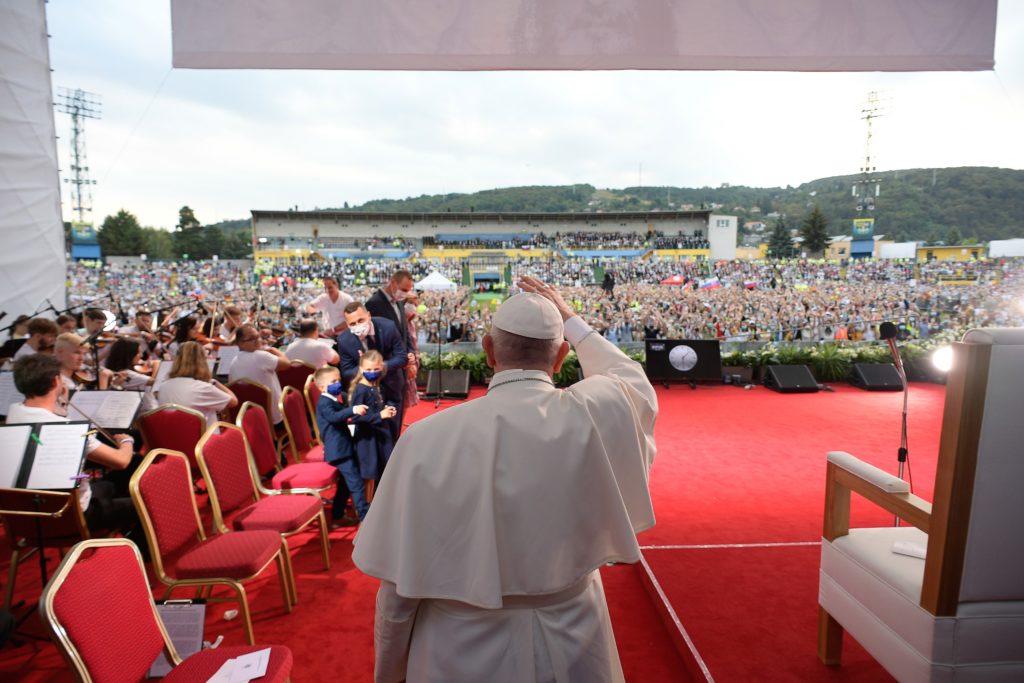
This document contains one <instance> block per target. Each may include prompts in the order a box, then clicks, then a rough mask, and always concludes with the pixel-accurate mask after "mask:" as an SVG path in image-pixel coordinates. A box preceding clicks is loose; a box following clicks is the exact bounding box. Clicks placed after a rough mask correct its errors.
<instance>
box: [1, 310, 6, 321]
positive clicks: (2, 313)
mask: <svg viewBox="0 0 1024 683" xmlns="http://www.w3.org/2000/svg"><path fill="white" fill-rule="evenodd" d="M6 317H7V311H0V320H3V319H4V318H6Z"/></svg>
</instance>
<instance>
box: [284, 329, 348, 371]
mask: <svg viewBox="0 0 1024 683" xmlns="http://www.w3.org/2000/svg"><path fill="white" fill-rule="evenodd" d="M319 336H320V326H319V325H317V322H316V321H315V320H310V319H308V318H307V319H306V320H303V321H302V322H301V323H299V338H298V339H296V340H295V341H293V342H292V343H291V344H289V345H288V348H286V349H285V351H284V355H286V356H288V358H289V360H301V361H303V362H305V363H309V364H310V365H312V366H313V367H314V368H317V369H320V368H322V367H323V366H325V365H337V364H338V360H339V358H338V352H337V351H335V350H334V347H333V346H332V345H331V344H330V342H328V341H326V340H324V339H320V338H319Z"/></svg>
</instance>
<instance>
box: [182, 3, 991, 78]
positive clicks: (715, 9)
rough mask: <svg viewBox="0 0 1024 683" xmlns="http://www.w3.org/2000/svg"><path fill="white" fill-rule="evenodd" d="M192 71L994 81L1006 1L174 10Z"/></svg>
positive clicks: (209, 6) (188, 6)
mask: <svg viewBox="0 0 1024 683" xmlns="http://www.w3.org/2000/svg"><path fill="white" fill-rule="evenodd" d="M171 19H172V31H173V38H174V40H173V49H174V66H176V67H178V68H187V69H411V70H437V69H445V70H479V69H485V70H486V69H701V70H707V69H725V70H746V71H757V70H771V71H945V70H979V69H991V68H992V66H993V49H994V45H995V26H996V0H971V1H970V2H964V1H963V0H927V1H926V2H925V1H923V0H759V2H750V0H616V1H615V2H581V1H580V0H343V1H341V2H339V0H260V2H253V0H219V2H209V0H172V2H171Z"/></svg>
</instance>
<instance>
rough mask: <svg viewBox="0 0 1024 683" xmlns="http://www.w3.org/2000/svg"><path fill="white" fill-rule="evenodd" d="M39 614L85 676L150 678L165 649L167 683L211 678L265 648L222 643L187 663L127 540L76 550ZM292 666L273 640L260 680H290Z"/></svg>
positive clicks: (101, 542)
mask: <svg viewBox="0 0 1024 683" xmlns="http://www.w3.org/2000/svg"><path fill="white" fill-rule="evenodd" d="M40 611H41V613H42V616H43V620H44V621H45V622H46V624H47V626H48V627H49V628H50V630H51V631H52V633H53V640H54V642H55V643H56V644H57V648H58V649H59V650H60V651H61V654H62V655H64V659H65V660H66V661H67V663H68V666H69V667H70V668H71V670H72V671H74V672H75V674H76V676H77V678H78V680H80V681H143V680H146V677H147V671H148V670H149V667H150V666H151V665H152V664H153V662H154V660H155V659H156V657H157V655H158V654H160V652H164V653H165V654H166V655H167V658H168V660H169V661H170V662H171V664H172V665H173V666H174V668H173V669H171V671H170V673H169V674H167V676H165V677H164V679H163V680H164V681H167V682H168V683H179V682H180V681H190V682H191V681H196V682H201V681H207V680H209V679H210V678H211V677H212V676H213V674H214V673H216V672H217V670H218V669H220V667H221V665H223V664H224V662H226V661H227V660H229V659H232V658H234V657H238V656H240V655H244V654H247V653H250V652H256V651H257V650H261V649H263V647H254V646H249V647H246V646H223V647H219V648H217V649H216V650H200V651H199V652H197V653H195V654H194V655H192V656H191V657H188V658H187V659H185V660H184V661H182V659H181V657H179V656H178V653H177V651H176V650H175V648H174V644H173V643H172V642H171V639H170V638H169V637H168V635H167V629H166V628H165V627H164V623H163V621H162V620H161V619H160V615H159V613H158V612H157V610H156V605H155V604H154V603H153V596H152V595H150V592H149V584H148V583H147V582H146V570H145V568H144V567H143V565H142V557H141V556H140V555H139V550H138V548H137V547H136V546H135V544H134V543H132V542H131V541H128V540H125V539H123V538H107V539H97V540H91V541H82V542H81V543H79V544H78V545H76V546H75V547H74V548H72V549H71V552H69V553H68V555H67V557H65V558H64V561H63V562H61V564H60V567H58V568H57V573H56V574H55V575H54V577H53V578H52V579H51V580H50V582H49V583H48V584H47V585H46V588H45V589H44V591H43V597H42V600H41V602H40ZM291 671H292V653H291V650H289V649H288V648H287V647H283V646H280V645H273V646H270V661H269V663H268V664H267V673H266V675H265V676H264V677H263V678H260V679H259V680H260V681H261V682H262V681H267V682H268V683H277V682H279V681H286V680H288V676H289V675H290V674H291Z"/></svg>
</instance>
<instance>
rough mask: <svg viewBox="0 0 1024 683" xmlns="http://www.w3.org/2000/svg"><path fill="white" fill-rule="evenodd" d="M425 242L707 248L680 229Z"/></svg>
mask: <svg viewBox="0 0 1024 683" xmlns="http://www.w3.org/2000/svg"><path fill="white" fill-rule="evenodd" d="M423 243H424V245H427V246H434V245H437V246H442V247H458V248H462V249H496V248H502V249H522V248H524V247H525V248H532V249H557V250H574V249H588V250H592V249H598V250H601V249H611V250H614V249H644V250H647V249H707V248H708V241H707V239H706V238H705V237H704V235H702V234H683V232H682V231H681V230H680V231H678V232H677V233H676V234H675V235H666V234H665V233H664V232H662V231H660V230H652V231H650V232H648V233H647V234H640V233H636V232H625V231H623V232H604V231H596V230H578V231H573V232H556V233H554V234H553V235H545V234H544V233H543V232H538V233H523V234H521V235H511V236H510V235H502V236H496V237H494V238H488V237H486V236H484V235H479V236H475V237H471V238H466V239H448V238H446V239H444V240H440V241H439V240H435V239H434V238H429V237H428V238H424V240H423Z"/></svg>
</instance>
